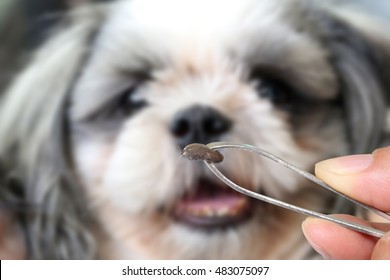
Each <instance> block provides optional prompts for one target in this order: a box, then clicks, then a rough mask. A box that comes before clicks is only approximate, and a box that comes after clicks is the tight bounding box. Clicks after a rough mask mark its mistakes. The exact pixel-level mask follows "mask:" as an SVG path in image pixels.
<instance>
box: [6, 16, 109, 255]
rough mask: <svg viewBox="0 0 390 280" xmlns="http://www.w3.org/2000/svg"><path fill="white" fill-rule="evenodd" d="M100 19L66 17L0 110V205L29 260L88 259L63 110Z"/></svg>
mask: <svg viewBox="0 0 390 280" xmlns="http://www.w3.org/2000/svg"><path fill="white" fill-rule="evenodd" d="M102 17H103V15H102V14H101V13H100V9H98V8H96V9H88V10H84V11H79V12H76V13H75V14H72V15H71V16H69V18H67V21H68V23H70V27H67V28H64V29H63V30H62V31H60V32H58V33H56V35H54V36H53V38H52V39H50V40H49V41H48V42H47V43H46V44H45V45H44V46H42V48H40V50H39V52H37V54H36V55H35V57H34V58H33V60H32V62H31V64H30V65H29V66H28V67H27V69H26V70H25V71H24V72H23V73H22V74H21V75H20V76H19V77H18V78H16V80H15V81H14V82H13V83H12V85H11V87H10V89H9V91H8V92H6V94H5V96H4V98H3V100H2V103H1V104H0V136H1V142H0V163H1V165H2V169H1V174H0V176H1V178H0V179H1V180H0V190H1V192H0V195H1V201H0V202H1V204H2V206H3V205H4V206H8V207H11V209H13V210H15V209H14V208H15V207H16V208H17V210H18V211H17V212H18V217H19V221H20V223H21V224H22V227H23V229H24V233H25V240H26V244H27V249H28V254H29V257H30V258H33V259H42V258H44V259H84V258H92V257H94V256H95V254H96V252H95V251H94V245H93V238H92V236H91V234H90V231H89V226H91V224H92V223H93V221H92V218H91V217H90V216H89V214H88V211H87V206H86V203H85V201H84V199H83V194H82V190H81V188H79V187H78V182H77V179H76V177H75V175H74V174H73V172H72V159H71V156H70V152H69V141H68V140H69V139H68V137H69V134H68V133H67V129H68V124H67V117H66V114H67V112H66V106H67V102H68V99H67V98H68V95H69V92H70V91H71V90H72V85H73V84H74V83H75V80H76V79H77V76H78V74H79V71H80V70H81V67H82V65H83V64H84V63H85V60H86V59H88V48H89V47H90V45H91V44H92V43H93V41H94V37H95V35H96V33H97V32H98V31H97V29H98V27H99V25H100V23H101V21H102ZM15 186H17V188H16V187H15ZM17 189H18V190H17ZM15 202H16V203H15Z"/></svg>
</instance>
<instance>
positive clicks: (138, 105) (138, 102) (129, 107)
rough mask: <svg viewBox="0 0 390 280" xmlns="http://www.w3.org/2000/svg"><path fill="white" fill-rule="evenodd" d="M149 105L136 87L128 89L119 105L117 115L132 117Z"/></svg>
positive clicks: (122, 95)
mask: <svg viewBox="0 0 390 280" xmlns="http://www.w3.org/2000/svg"><path fill="white" fill-rule="evenodd" d="M146 105H147V102H146V100H145V99H144V98H143V97H142V96H141V94H140V92H139V90H138V87H137V86H136V85H134V86H131V87H130V88H127V89H126V90H125V91H124V92H123V93H122V94H121V97H120V99H119V102H118V104H117V113H122V114H125V115H132V114H134V113H135V112H137V111H138V110H140V109H142V108H143V107H145V106H146Z"/></svg>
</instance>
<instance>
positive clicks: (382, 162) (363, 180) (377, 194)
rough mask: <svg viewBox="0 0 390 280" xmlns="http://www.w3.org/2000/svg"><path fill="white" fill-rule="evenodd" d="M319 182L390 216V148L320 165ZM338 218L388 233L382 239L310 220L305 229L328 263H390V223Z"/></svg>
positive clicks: (335, 159) (317, 173) (305, 233)
mask: <svg viewBox="0 0 390 280" xmlns="http://www.w3.org/2000/svg"><path fill="white" fill-rule="evenodd" d="M315 173H316V175H317V177H318V178H320V179H322V180H323V181H325V182H326V183H328V184H329V185H330V186H331V187H333V188H335V189H337V190H338V191H340V192H342V193H344V194H346V195H348V196H351V197H353V198H355V199H356V200H359V201H361V202H363V203H365V204H368V205H371V206H373V207H375V208H378V209H380V210H382V211H384V212H390V147H387V148H382V149H378V150H376V151H374V152H373V153H372V154H367V155H353V156H345V157H339V158H334V159H329V160H325V161H322V162H320V163H317V164H316V168H315ZM335 216H337V217H340V218H343V219H346V220H349V221H352V222H356V223H362V224H365V225H369V226H372V227H374V228H377V229H380V230H383V231H385V232H387V233H386V234H385V235H384V236H383V237H382V238H380V239H379V240H378V238H375V237H372V236H368V235H365V234H362V233H359V232H355V231H352V230H349V229H346V228H343V227H341V226H339V225H337V224H334V223H332V222H329V221H325V220H321V219H317V218H307V219H306V220H305V221H304V222H303V224H302V229H303V233H304V235H305V237H306V239H307V240H308V241H309V243H310V244H311V245H312V247H313V248H314V249H315V250H316V251H317V252H318V253H320V254H321V255H322V256H323V257H324V258H326V259H390V223H373V222H366V221H362V220H360V219H358V218H356V217H353V216H349V215H335Z"/></svg>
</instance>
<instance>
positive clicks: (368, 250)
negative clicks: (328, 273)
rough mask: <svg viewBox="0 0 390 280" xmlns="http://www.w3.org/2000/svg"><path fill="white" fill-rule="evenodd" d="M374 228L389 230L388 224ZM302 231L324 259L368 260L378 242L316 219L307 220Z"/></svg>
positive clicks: (348, 218) (354, 220)
mask: <svg viewBox="0 0 390 280" xmlns="http://www.w3.org/2000/svg"><path fill="white" fill-rule="evenodd" d="M335 216H337V217H339V218H342V219H344V220H348V221H351V222H355V223H360V224H364V225H371V224H370V223H368V222H364V221H361V220H360V219H358V218H356V217H353V216H348V215H335ZM371 226H372V225H371ZM375 227H376V228H379V229H381V230H385V231H386V230H390V225H388V224H386V225H379V224H375ZM302 229H303V233H304V235H305V237H306V239H307V240H308V242H309V243H310V245H311V246H312V247H313V248H314V249H315V250H316V251H317V252H318V253H319V254H321V255H322V256H323V257H324V258H325V259H349V260H358V259H370V258H371V254H372V251H373V250H374V247H375V244H376V242H377V241H378V238H375V237H372V236H368V235H365V234H362V233H359V232H356V231H353V230H350V229H346V228H344V227H341V226H339V225H337V224H335V223H332V222H329V221H325V220H321V219H317V218H307V219H306V220H305V221H304V222H303V224H302Z"/></svg>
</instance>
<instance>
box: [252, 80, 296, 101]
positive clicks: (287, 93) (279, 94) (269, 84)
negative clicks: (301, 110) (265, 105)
mask: <svg viewBox="0 0 390 280" xmlns="http://www.w3.org/2000/svg"><path fill="white" fill-rule="evenodd" d="M257 90H258V94H259V96H260V97H261V98H266V99H268V100H270V101H271V102H272V103H273V104H274V105H277V106H286V105H288V104H290V103H291V102H293V101H294V97H293V94H292V92H291V89H289V88H288V87H287V86H286V85H284V84H283V83H281V82H277V81H272V80H263V81H262V82H261V83H259V85H258V89H257Z"/></svg>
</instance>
